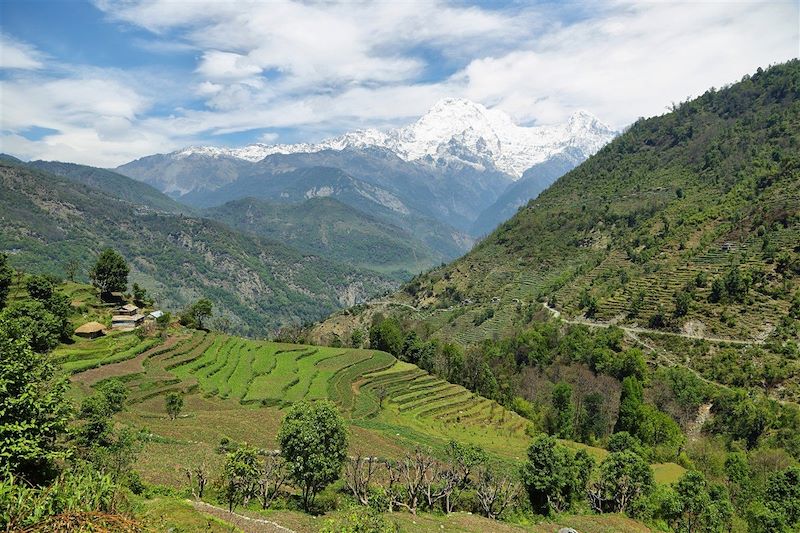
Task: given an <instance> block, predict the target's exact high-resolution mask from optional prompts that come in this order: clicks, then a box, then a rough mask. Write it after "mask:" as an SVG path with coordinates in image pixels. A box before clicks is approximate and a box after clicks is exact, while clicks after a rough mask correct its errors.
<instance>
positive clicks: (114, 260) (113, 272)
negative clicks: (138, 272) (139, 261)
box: [89, 248, 130, 299]
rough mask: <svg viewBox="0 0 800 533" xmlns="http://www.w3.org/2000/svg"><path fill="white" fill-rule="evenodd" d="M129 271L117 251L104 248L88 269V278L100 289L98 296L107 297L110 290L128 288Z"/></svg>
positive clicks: (121, 290) (117, 290) (119, 290)
mask: <svg viewBox="0 0 800 533" xmlns="http://www.w3.org/2000/svg"><path fill="white" fill-rule="evenodd" d="M129 272H130V268H129V267H128V263H126V262H125V259H124V258H123V257H122V256H121V255H120V254H119V253H118V252H116V251H114V250H112V249H111V248H106V249H105V250H103V251H102V252H101V253H100V256H99V257H98V258H97V262H96V263H95V264H94V266H93V267H92V268H91V270H89V279H90V280H92V285H94V286H95V287H96V288H97V289H98V290H99V291H100V297H101V298H104V299H107V298H108V296H109V295H110V294H111V293H112V292H124V291H125V290H126V289H127V288H128V273H129Z"/></svg>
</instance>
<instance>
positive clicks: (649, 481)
mask: <svg viewBox="0 0 800 533" xmlns="http://www.w3.org/2000/svg"><path fill="white" fill-rule="evenodd" d="M652 487H653V471H652V470H651V469H650V465H648V464H647V462H645V461H644V459H642V458H641V457H640V456H639V455H638V454H636V453H634V452H632V451H627V450H626V451H620V452H612V453H610V454H609V455H608V457H606V458H605V459H604V460H603V462H602V463H601V464H600V476H599V479H598V480H597V481H596V482H595V483H594V484H593V486H592V489H591V490H590V491H589V499H590V502H591V504H592V507H593V508H594V509H595V510H596V511H598V512H612V513H624V512H626V511H628V510H629V509H630V507H631V505H632V504H633V503H634V502H635V501H636V500H637V499H638V498H640V497H641V496H644V495H646V494H647V493H648V492H649V491H650V490H651V489H652Z"/></svg>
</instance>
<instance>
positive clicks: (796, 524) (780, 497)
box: [765, 466, 800, 529]
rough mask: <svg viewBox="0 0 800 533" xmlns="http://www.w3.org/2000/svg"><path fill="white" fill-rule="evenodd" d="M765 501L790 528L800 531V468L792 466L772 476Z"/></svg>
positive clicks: (768, 482) (768, 483)
mask: <svg viewBox="0 0 800 533" xmlns="http://www.w3.org/2000/svg"><path fill="white" fill-rule="evenodd" d="M765 500H766V502H767V506H768V507H770V508H771V509H772V510H773V511H774V512H775V513H777V514H778V515H780V516H781V517H783V519H784V521H785V523H786V525H787V526H788V527H790V528H793V529H800V467H797V466H791V467H789V468H787V469H786V470H783V471H781V472H776V473H775V474H773V475H772V476H770V478H769V480H768V481H767V491H766V497H765Z"/></svg>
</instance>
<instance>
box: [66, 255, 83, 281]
mask: <svg viewBox="0 0 800 533" xmlns="http://www.w3.org/2000/svg"><path fill="white" fill-rule="evenodd" d="M80 268H81V263H80V261H78V260H77V259H70V260H68V261H65V262H64V275H65V276H66V277H67V279H68V280H70V281H75V277H76V276H77V275H78V271H79V270H80Z"/></svg>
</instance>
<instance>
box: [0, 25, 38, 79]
mask: <svg viewBox="0 0 800 533" xmlns="http://www.w3.org/2000/svg"><path fill="white" fill-rule="evenodd" d="M44 60H45V57H44V55H43V54H41V53H40V52H39V51H37V50H36V48H35V47H33V46H31V45H29V44H27V43H24V42H22V41H18V40H16V39H14V38H13V37H11V36H10V35H6V34H4V33H0V69H22V70H36V69H40V68H42V66H43V61H44Z"/></svg>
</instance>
